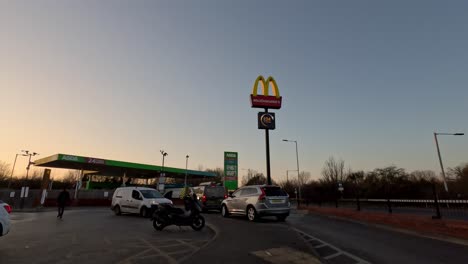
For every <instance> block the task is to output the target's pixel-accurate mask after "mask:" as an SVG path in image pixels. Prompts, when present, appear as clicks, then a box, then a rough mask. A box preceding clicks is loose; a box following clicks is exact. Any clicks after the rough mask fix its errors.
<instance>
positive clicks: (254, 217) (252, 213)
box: [247, 206, 258, 222]
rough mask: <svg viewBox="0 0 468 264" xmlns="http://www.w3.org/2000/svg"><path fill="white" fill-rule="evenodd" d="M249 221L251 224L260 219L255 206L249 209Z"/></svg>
mask: <svg viewBox="0 0 468 264" xmlns="http://www.w3.org/2000/svg"><path fill="white" fill-rule="evenodd" d="M247 219H249V221H250V222H253V221H256V220H257V219H258V215H257V211H255V208H254V207H253V206H249V207H247Z"/></svg>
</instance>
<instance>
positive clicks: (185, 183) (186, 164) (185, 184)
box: [184, 155, 189, 188]
mask: <svg viewBox="0 0 468 264" xmlns="http://www.w3.org/2000/svg"><path fill="white" fill-rule="evenodd" d="M188 158H189V155H187V156H185V181H184V187H185V188H187V169H188Z"/></svg>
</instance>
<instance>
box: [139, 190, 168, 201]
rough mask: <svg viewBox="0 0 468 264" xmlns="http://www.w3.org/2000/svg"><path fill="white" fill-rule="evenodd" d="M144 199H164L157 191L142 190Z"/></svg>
mask: <svg viewBox="0 0 468 264" xmlns="http://www.w3.org/2000/svg"><path fill="white" fill-rule="evenodd" d="M140 192H141V194H142V195H143V197H145V198H147V199H151V198H163V196H162V195H161V194H160V193H159V192H158V191H156V190H140Z"/></svg>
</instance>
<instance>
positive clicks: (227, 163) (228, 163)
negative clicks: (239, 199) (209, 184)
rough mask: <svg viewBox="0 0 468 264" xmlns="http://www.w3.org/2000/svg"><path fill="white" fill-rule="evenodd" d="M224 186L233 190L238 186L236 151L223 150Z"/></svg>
mask: <svg viewBox="0 0 468 264" xmlns="http://www.w3.org/2000/svg"><path fill="white" fill-rule="evenodd" d="M224 186H225V187H226V188H227V189H228V190H235V189H237V187H238V155H237V152H228V151H225V152H224Z"/></svg>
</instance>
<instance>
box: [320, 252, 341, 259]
mask: <svg viewBox="0 0 468 264" xmlns="http://www.w3.org/2000/svg"><path fill="white" fill-rule="evenodd" d="M341 254H342V253H341V252H337V253H335V254H331V255H328V256H326V257H323V258H324V259H331V258H334V257H338V256H339V255H341Z"/></svg>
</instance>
